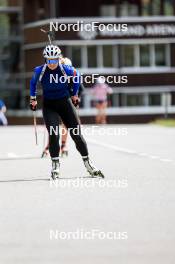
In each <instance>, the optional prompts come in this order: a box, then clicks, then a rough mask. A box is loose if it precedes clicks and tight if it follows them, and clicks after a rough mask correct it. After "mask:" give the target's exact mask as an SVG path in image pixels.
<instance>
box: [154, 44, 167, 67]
mask: <svg viewBox="0 0 175 264" xmlns="http://www.w3.org/2000/svg"><path fill="white" fill-rule="evenodd" d="M155 64H156V66H166V49H165V45H164V44H159V45H155Z"/></svg>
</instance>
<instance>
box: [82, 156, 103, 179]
mask: <svg viewBox="0 0 175 264" xmlns="http://www.w3.org/2000/svg"><path fill="white" fill-rule="evenodd" d="M83 161H84V165H85V167H86V169H87V171H88V173H89V174H90V176H91V177H94V178H95V177H100V178H104V177H105V176H104V174H103V173H102V172H101V170H98V169H97V168H96V167H95V166H94V165H93V164H92V161H91V160H90V159H89V158H86V159H83Z"/></svg>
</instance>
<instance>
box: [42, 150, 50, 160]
mask: <svg viewBox="0 0 175 264" xmlns="http://www.w3.org/2000/svg"><path fill="white" fill-rule="evenodd" d="M48 155H49V149H48V148H45V149H44V150H43V152H42V154H41V158H46V157H47V156H48Z"/></svg>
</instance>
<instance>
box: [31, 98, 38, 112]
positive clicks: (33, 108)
mask: <svg viewBox="0 0 175 264" xmlns="http://www.w3.org/2000/svg"><path fill="white" fill-rule="evenodd" d="M30 109H31V110H32V111H36V109H37V100H36V98H32V97H31V98H30Z"/></svg>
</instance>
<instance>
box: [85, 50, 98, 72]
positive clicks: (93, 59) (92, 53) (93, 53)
mask: <svg viewBox="0 0 175 264" xmlns="http://www.w3.org/2000/svg"><path fill="white" fill-rule="evenodd" d="M87 51H88V52H87V53H88V54H87V57H88V67H89V68H96V67H97V47H96V46H89V47H88V48H87Z"/></svg>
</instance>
